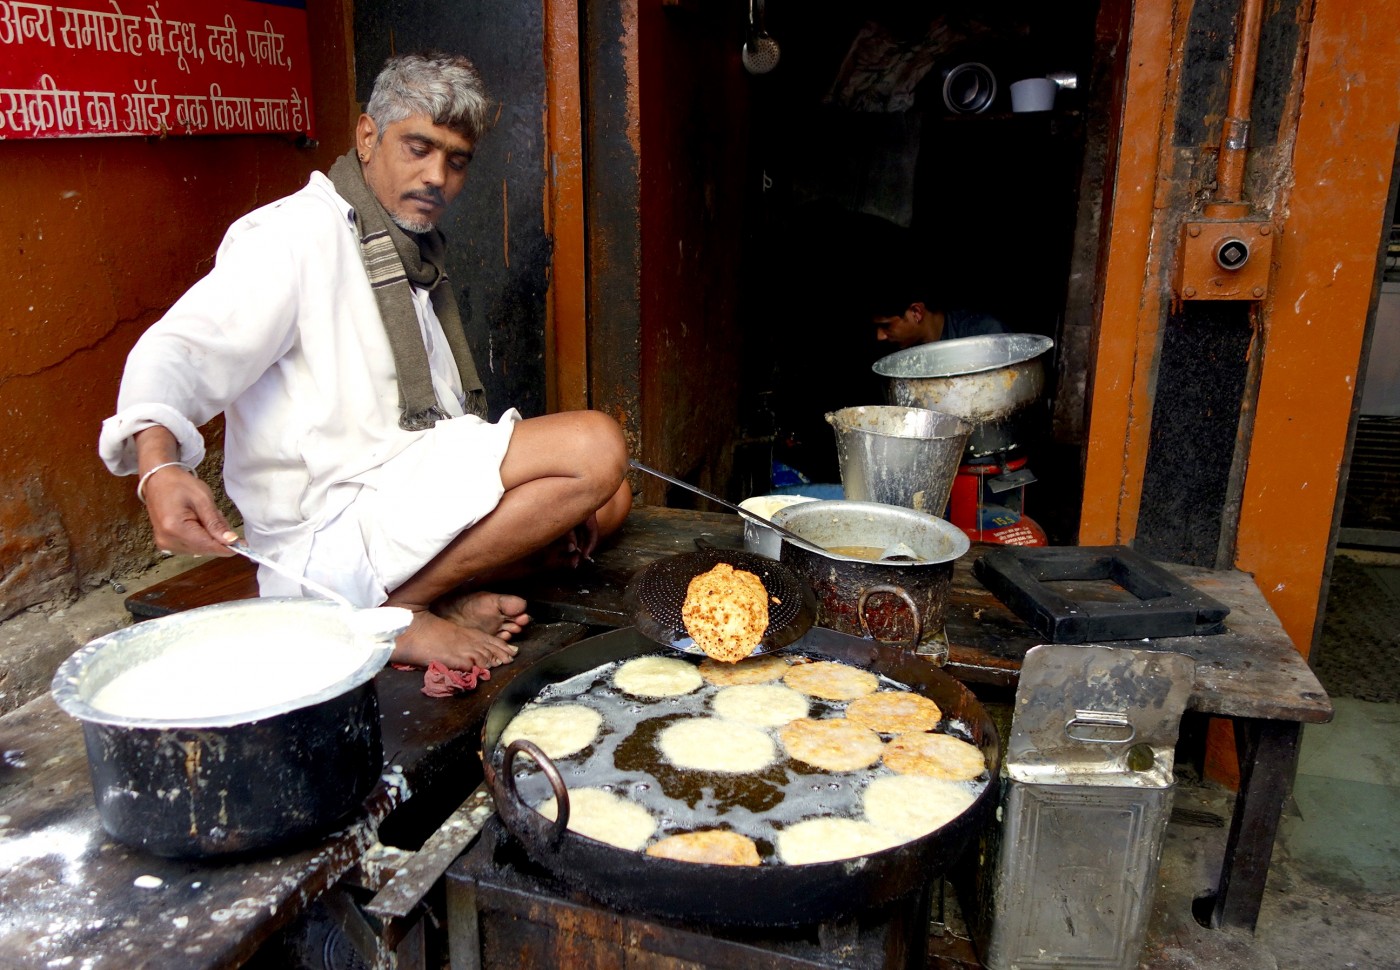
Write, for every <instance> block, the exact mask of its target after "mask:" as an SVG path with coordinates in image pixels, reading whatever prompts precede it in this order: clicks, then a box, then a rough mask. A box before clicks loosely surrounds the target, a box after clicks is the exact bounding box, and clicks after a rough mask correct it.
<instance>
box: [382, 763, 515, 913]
mask: <svg viewBox="0 0 1400 970" xmlns="http://www.w3.org/2000/svg"><path fill="white" fill-rule="evenodd" d="M495 811H496V805H495V803H494V802H492V800H491V793H490V792H489V791H488V790H487V789H486V785H485V784H484V783H483V784H481V785H478V786H477V789H476V791H474V792H472V793H471V795H470V796H469V797H468V798H467V800H466V801H464V802H463V803H462V804H461V805H460V806H459V807H458V809H457V810H456V811H455V812H453V813H452V814H451V815H449V816H448V817H447V821H445V822H443V823H442V826H441V827H440V828H439V829H438V830H437V831H436V832H434V833H433V834H432V835H431V836H429V837H428V841H427V842H425V843H423V847H422V848H421V849H419V850H418V851H417V852H415V853H414V854H413V856H412V857H411V858H410V859H409V860H408V861H407V862H406V863H405V864H404V866H403V867H402V868H400V870H399V871H398V872H397V873H395V874H394V877H393V878H392V879H390V880H389V882H388V884H387V885H385V886H384V888H383V889H381V890H379V892H378V893H376V894H375V897H374V898H373V899H371V900H370V901H369V902H368V903H366V904H365V912H366V913H368V914H369V915H371V916H374V917H377V918H378V919H381V920H384V921H385V922H387V921H389V920H393V919H404V918H406V917H407V916H408V915H409V914H410V913H412V912H413V910H414V908H415V907H417V905H418V904H419V903H420V902H422V900H423V897H424V896H426V895H427V894H428V890H430V889H432V888H433V884H434V883H436V882H437V881H438V879H440V878H442V874H443V873H444V872H446V871H447V867H448V866H450V865H452V862H453V860H455V859H456V858H457V857H458V856H459V855H461V854H462V851H463V850H464V849H466V847H467V846H468V845H470V844H471V843H472V841H473V840H474V839H475V838H476V837H477V835H478V834H479V833H480V832H481V827H482V826H483V825H485V824H486V822H487V821H488V820H489V819H490V818H491V816H492V814H493V813H494V812H495Z"/></svg>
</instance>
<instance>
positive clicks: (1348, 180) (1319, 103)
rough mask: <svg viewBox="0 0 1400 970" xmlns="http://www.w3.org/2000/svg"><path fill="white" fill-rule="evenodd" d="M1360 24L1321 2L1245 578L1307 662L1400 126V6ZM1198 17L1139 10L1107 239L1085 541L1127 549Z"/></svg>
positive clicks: (1262, 417) (1256, 447) (1334, 0)
mask: <svg viewBox="0 0 1400 970" xmlns="http://www.w3.org/2000/svg"><path fill="white" fill-rule="evenodd" d="M1380 6H1381V7H1383V8H1384V9H1383V10H1382V9H1380V7H1372V8H1368V14H1367V16H1366V17H1356V16H1354V12H1352V13H1348V10H1349V9H1350V8H1348V6H1347V3H1346V0H1315V3H1314V4H1313V8H1312V14H1313V19H1312V22H1311V24H1310V25H1306V24H1305V25H1303V29H1302V30H1301V31H1300V33H1299V38H1300V41H1299V42H1300V43H1301V44H1305V45H1307V57H1306V61H1305V66H1304V71H1303V83H1302V88H1301V96H1300V97H1298V98H1295V99H1293V101H1292V103H1295V104H1298V105H1299V111H1298V115H1297V131H1296V138H1295V140H1294V143H1293V154H1292V158H1291V160H1283V161H1281V162H1280V164H1283V165H1290V164H1291V167H1292V170H1293V171H1292V177H1291V178H1284V179H1282V181H1283V182H1284V184H1286V185H1289V186H1291V187H1290V188H1288V189H1287V191H1286V192H1285V193H1284V195H1283V197H1282V198H1281V199H1280V201H1279V204H1278V205H1277V206H1276V209H1275V222H1276V224H1277V225H1278V227H1279V229H1280V234H1279V239H1278V242H1277V244H1276V248H1275V250H1274V259H1275V266H1274V280H1273V286H1272V291H1271V293H1270V294H1269V295H1268V296H1267V297H1266V299H1265V300H1264V301H1262V302H1261V304H1260V305H1259V307H1258V315H1257V319H1258V320H1259V327H1260V331H1259V333H1260V335H1261V337H1262V339H1261V340H1259V341H1258V342H1257V351H1256V352H1259V353H1261V354H1262V357H1261V366H1260V369H1259V372H1260V378H1259V381H1260V383H1259V393H1258V401H1257V411H1256V414H1255V416H1254V418H1253V427H1252V431H1251V435H1250V439H1249V440H1248V441H1247V442H1246V443H1245V446H1244V447H1243V448H1242V450H1241V453H1242V454H1244V455H1245V456H1246V461H1247V463H1248V464H1247V473H1246V476H1245V481H1244V486H1243V495H1242V502H1241V508H1240V516H1239V525H1238V529H1237V533H1236V565H1237V566H1238V567H1239V568H1240V569H1244V570H1246V571H1248V572H1251V573H1253V574H1254V575H1255V577H1256V581H1257V582H1258V584H1259V587H1260V590H1261V591H1262V592H1263V594H1264V595H1265V597H1266V598H1267V599H1268V600H1269V602H1270V605H1271V606H1272V607H1273V608H1274V610H1275V611H1276V612H1277V613H1278V615H1279V618H1280V620H1281V621H1282V623H1283V626H1284V629H1285V630H1286V631H1287V632H1288V634H1289V636H1290V637H1291V638H1292V639H1293V642H1294V644H1295V645H1296V646H1297V647H1298V649H1299V651H1300V652H1302V653H1303V654H1305V655H1306V654H1307V653H1308V651H1309V648H1310V645H1311V643H1312V639H1313V632H1314V627H1315V624H1316V621H1317V616H1318V609H1319V595H1320V590H1321V586H1322V577H1323V573H1324V570H1325V568H1326V564H1327V559H1328V555H1329V553H1330V549H1331V542H1332V537H1333V535H1334V517H1335V510H1336V507H1337V488H1338V480H1339V477H1340V474H1341V467H1342V461H1343V457H1344V452H1345V446H1346V440H1347V435H1348V430H1349V427H1350V420H1351V412H1352V406H1353V401H1354V396H1355V387H1356V374H1357V371H1358V368H1359V361H1360V352H1361V345H1362V339H1363V337H1364V334H1365V329H1366V324H1367V316H1368V312H1369V308H1370V307H1371V305H1372V289H1373V286H1374V283H1375V278H1376V254H1377V252H1378V250H1379V245H1380V239H1381V236H1380V233H1381V230H1382V226H1383V223H1384V222H1385V217H1386V214H1385V212H1384V209H1385V201H1386V197H1387V191H1388V188H1389V179H1390V172H1391V167H1392V163H1393V160H1394V153H1395V147H1396V132H1397V126H1400V98H1397V97H1396V95H1395V78H1396V77H1397V76H1400V5H1397V4H1383V5H1380ZM1188 20H1189V3H1187V2H1182V3H1174V2H1172V0H1140V2H1137V3H1135V4H1134V6H1133V22H1132V27H1131V33H1130V42H1129V57H1130V59H1129V65H1128V68H1127V74H1126V78H1125V84H1124V102H1123V105H1122V123H1121V128H1120V142H1119V144H1118V146H1117V165H1116V167H1115V169H1114V172H1113V178H1114V190H1113V194H1112V205H1111V212H1110V214H1109V220H1108V226H1107V228H1106V233H1107V244H1106V247H1105V250H1104V252H1105V258H1104V260H1103V261H1102V263H1103V273H1102V289H1101V292H1102V298H1101V301H1100V312H1099V321H1098V333H1097V341H1096V346H1095V351H1094V353H1095V357H1094V367H1093V386H1092V391H1091V395H1090V401H1091V413H1090V423H1089V442H1088V447H1087V450H1086V461H1085V485H1084V500H1083V510H1082V517H1081V528H1080V535H1079V541H1080V542H1081V543H1082V544H1085V545H1093V544H1103V543H1118V542H1130V541H1131V540H1132V539H1133V537H1134V535H1135V533H1136V526H1137V520H1138V511H1139V507H1140V503H1141V499H1142V485H1143V474H1144V470H1145V466H1146V458H1147V442H1148V436H1149V430H1150V427H1149V424H1150V420H1151V413H1152V403H1153V378H1154V374H1155V368H1156V361H1157V352H1158V347H1159V330H1160V327H1161V325H1162V321H1163V319H1164V317H1165V314H1166V312H1167V309H1168V301H1169V299H1170V292H1169V289H1168V284H1167V280H1168V279H1169V267H1166V266H1164V265H1163V259H1164V257H1163V241H1164V240H1166V239H1168V238H1170V237H1169V234H1171V233H1175V232H1177V231H1178V228H1179V226H1178V221H1179V219H1180V216H1181V212H1180V209H1179V207H1173V206H1172V205H1170V204H1169V203H1170V202H1171V201H1172V199H1171V196H1172V194H1173V193H1179V192H1180V191H1181V185H1180V180H1179V177H1178V176H1176V174H1175V173H1174V170H1173V166H1174V163H1175V161H1176V159H1175V150H1174V149H1173V147H1172V145H1171V143H1170V136H1171V131H1172V128H1173V124H1174V112H1175V110H1176V94H1175V90H1174V88H1175V84H1176V80H1177V77H1178V75H1179V67H1180V64H1181V57H1182V48H1183V39H1184V31H1185V29H1186V25H1187V22H1188Z"/></svg>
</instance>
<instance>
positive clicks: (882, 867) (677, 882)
mask: <svg viewBox="0 0 1400 970" xmlns="http://www.w3.org/2000/svg"><path fill="white" fill-rule="evenodd" d="M792 649H793V650H794V651H795V652H799V653H803V654H806V655H809V656H812V657H817V658H820V659H826V660H838V661H841V662H843V663H848V664H852V665H854V666H858V667H863V668H866V669H868V670H873V671H876V672H878V673H882V674H885V675H886V676H888V677H891V678H893V679H894V680H897V681H900V682H902V683H904V684H907V685H909V686H910V687H911V688H913V689H914V690H915V691H917V692H918V693H920V694H923V695H924V696H925V697H928V698H930V699H931V700H933V701H935V702H936V703H937V704H938V706H939V707H940V708H942V709H943V712H944V715H945V717H947V718H953V719H957V720H960V721H962V722H963V723H964V724H966V725H967V727H968V729H969V731H970V732H971V736H972V740H973V741H974V743H976V744H977V745H978V746H979V747H980V748H981V749H982V753H983V755H984V756H985V757H986V759H987V766H988V770H989V771H990V773H991V774H990V777H991V778H992V782H991V784H989V785H987V787H986V788H985V789H984V790H983V792H982V794H981V795H980V796H978V798H977V801H976V802H974V803H973V805H972V807H970V808H969V809H968V810H967V811H966V812H964V813H963V814H962V815H960V816H959V817H958V818H956V819H954V820H953V821H951V822H949V823H948V824H947V825H945V826H943V827H942V828H940V829H938V830H937V831H934V832H931V833H929V834H928V835H926V836H924V837H922V838H919V839H915V840H914V841H912V842H906V843H904V844H903V845H898V846H895V847H893V848H890V849H885V850H884V851H881V852H876V853H872V854H871V855H868V856H860V857H857V858H852V859H842V860H838V861H835V862H822V863H813V864H809V865H800V866H790V865H773V864H765V865H761V866H720V865H704V864H698V863H685V862H675V861H672V860H670V859H659V858H655V857H653V856H648V855H646V854H645V853H640V852H629V851H627V850H624V849H619V848H615V847H614V846H611V845H607V844H605V843H603V842H597V841H594V840H593V839H589V838H585V837H584V836H581V835H578V834H577V833H575V832H571V831H568V830H566V829H564V828H562V827H560V826H557V825H556V823H555V822H554V821H551V820H550V819H547V818H545V817H544V816H543V815H540V814H539V813H538V812H536V811H535V810H534V809H533V808H531V807H529V806H528V805H526V804H525V803H524V802H523V801H522V800H521V799H520V797H519V795H518V794H517V792H516V789H515V785H514V778H513V775H512V773H511V772H512V771H513V768H512V766H511V765H510V763H509V762H510V761H513V759H514V754H513V753H512V752H518V751H520V750H524V749H523V747H522V746H523V745H527V744H529V742H525V741H517V742H515V743H514V744H512V745H511V746H510V748H511V750H510V751H507V752H502V751H501V750H499V745H498V741H499V739H500V736H501V733H502V732H503V731H504V730H505V728H506V725H507V724H509V723H510V721H511V719H512V718H513V717H515V715H516V713H517V712H518V711H519V710H520V709H521V708H522V707H523V706H524V705H525V704H526V703H527V702H529V701H530V700H532V699H533V698H534V697H535V696H536V695H537V694H538V693H539V692H540V691H541V690H542V689H543V688H544V687H546V686H548V685H550V684H553V683H556V682H559V681H562V680H567V679H568V678H570V677H573V676H575V675H577V674H581V673H583V672H585V671H588V670H592V669H594V668H596V667H599V666H601V665H603V664H606V663H611V662H612V661H615V660H623V659H627V658H630V657H635V656H639V655H642V654H647V653H652V652H654V651H655V650H656V644H655V643H654V642H653V641H651V640H650V639H648V638H647V637H645V636H643V635H642V634H641V633H640V632H639V631H637V630H636V629H635V628H632V627H627V628H624V629H621V630H614V631H612V632H610V633H605V634H603V635H601V636H597V637H591V638H589V639H587V640H581V641H579V642H578V643H575V644H572V645H570V646H567V647H563V648H561V649H560V650H558V651H556V652H555V653H554V654H552V655H551V656H549V657H547V658H545V659H544V660H542V661H540V662H539V663H537V664H535V665H534V666H532V667H531V668H530V669H529V670H527V671H524V672H522V673H521V674H520V675H519V676H517V677H516V678H515V679H514V680H512V681H511V683H510V684H508V685H507V686H506V687H505V688H503V689H502V691H501V693H500V695H499V696H498V697H497V698H496V700H495V701H494V702H493V703H492V705H491V708H490V710H489V711H488V712H487V715H486V724H485V726H484V727H483V729H482V735H481V744H482V753H483V756H482V764H483V766H484V768H485V775H486V784H487V786H488V787H489V788H490V791H491V795H492V797H493V798H494V799H495V803H496V811H497V813H498V814H499V815H500V818H501V821H502V822H503V823H504V825H505V827H506V829H507V830H508V831H509V832H510V834H511V835H512V836H514V837H515V838H516V839H517V840H518V841H519V842H520V843H521V844H522V845H523V847H524V849H525V852H526V853H527V855H529V857H530V858H531V859H533V860H534V861H535V862H536V863H538V864H539V865H541V866H543V867H545V868H546V869H548V870H549V871H550V872H552V873H553V874H554V875H556V876H557V877H559V878H560V879H561V880H562V881H563V882H565V883H566V884H568V885H570V886H572V887H574V888H577V889H580V890H582V891H583V892H585V893H587V894H589V895H590V896H593V897H594V898H596V899H598V900H600V901H602V902H604V903H606V904H607V905H610V906H613V907H616V908H618V909H621V910H625V911H629V912H640V913H648V914H651V915H656V916H662V917H670V918H675V919H683V920H692V921H697V922H701V923H711V924H722V925H739V926H792V925H798V924H804V923H816V922H821V921H824V920H832V919H841V918H845V917H847V916H850V915H852V914H853V913H855V912H856V911H858V910H861V909H865V908H867V907H873V906H878V905H880V904H883V903H887V902H889V901H891V900H894V899H898V898H900V897H902V896H904V895H906V894H908V893H910V892H912V891H914V890H916V889H919V888H921V887H923V886H924V885H926V884H927V882H928V881H929V880H930V879H932V878H934V877H935V876H937V875H939V874H940V873H941V872H942V871H943V870H944V869H945V868H947V867H948V866H949V865H951V864H952V863H953V862H954V861H955V860H956V859H957V858H958V857H959V855H961V853H962V851H963V849H964V848H966V846H967V843H968V841H969V839H971V837H972V836H973V834H974V833H975V832H976V831H977V830H978V829H979V828H980V827H981V825H982V824H983V822H984V821H985V819H986V815H987V813H988V812H989V811H990V810H991V808H992V805H993V803H994V800H995V798H996V788H997V785H996V779H997V777H998V773H999V771H1000V752H999V749H998V745H997V732H996V728H995V727H994V726H993V724H992V721H991V719H990V718H989V717H988V716H987V713H986V711H984V710H983V708H982V705H981V704H979V703H978V702H977V699H976V698H975V697H974V696H973V695H972V693H971V691H969V690H968V689H967V688H966V687H964V686H963V685H962V684H960V683H958V682H957V681H956V680H954V679H953V678H952V677H951V676H949V675H948V674H946V673H944V672H943V671H942V670H939V669H938V668H936V667H934V666H932V665H930V664H929V663H928V662H927V661H926V660H923V659H921V658H919V657H917V656H915V655H914V654H913V653H912V652H908V651H901V650H898V649H895V648H893V647H891V646H890V645H888V644H882V643H880V642H878V641H875V640H864V639H861V638H859V637H853V636H849V635H846V634H842V633H837V632H835V631H832V630H825V629H821V628H815V627H814V628H812V629H811V630H809V631H808V633H807V634H806V635H805V636H804V637H803V638H802V639H801V640H800V641H799V642H798V643H796V644H794V646H793V648H792ZM541 764H542V765H543V762H541ZM566 797H567V796H566ZM560 802H561V805H562V802H563V799H562V798H561V799H560ZM560 817H561V819H562V818H563V817H564V812H563V811H562V810H561V812H560Z"/></svg>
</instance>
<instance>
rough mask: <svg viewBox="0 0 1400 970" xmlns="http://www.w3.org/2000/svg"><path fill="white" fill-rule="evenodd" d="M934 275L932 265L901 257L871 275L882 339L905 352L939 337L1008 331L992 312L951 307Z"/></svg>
mask: <svg viewBox="0 0 1400 970" xmlns="http://www.w3.org/2000/svg"><path fill="white" fill-rule="evenodd" d="M931 276H932V273H931V272H930V270H929V269H928V268H927V267H926V266H925V267H920V266H916V265H914V264H913V263H912V262H911V261H909V260H904V259H899V258H895V259H892V260H891V261H890V263H889V264H888V265H887V266H886V267H885V268H883V269H882V270H876V271H875V272H873V273H871V274H870V276H869V278H868V282H867V284H866V286H867V287H868V288H867V290H866V298H865V305H866V307H867V309H868V311H869V319H870V322H871V323H873V324H874V325H875V339H876V340H880V341H885V342H887V343H891V344H894V349H895V350H903V349H904V348H906V347H917V346H918V345H920V344H927V343H933V342H934V341H935V340H954V339H956V338H958V337H977V336H981V335H983V334H991V333H1005V332H1006V327H1005V326H1004V325H1003V324H1002V322H1001V320H1000V319H998V318H997V317H996V316H994V315H993V314H991V313H986V312H984V311H981V310H969V309H964V308H961V307H950V306H948V305H947V302H946V301H945V300H943V299H941V298H940V295H939V294H940V290H941V289H942V288H941V287H940V286H939V285H938V284H937V282H935V281H933V280H932V279H931Z"/></svg>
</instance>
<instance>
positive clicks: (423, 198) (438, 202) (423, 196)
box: [403, 188, 447, 208]
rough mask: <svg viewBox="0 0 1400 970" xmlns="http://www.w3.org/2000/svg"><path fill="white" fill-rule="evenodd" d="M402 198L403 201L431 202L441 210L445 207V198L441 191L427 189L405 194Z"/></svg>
mask: <svg viewBox="0 0 1400 970" xmlns="http://www.w3.org/2000/svg"><path fill="white" fill-rule="evenodd" d="M403 197H404V198H405V199H417V200H418V201H420V202H431V203H432V204H433V205H435V206H439V207H441V208H445V207H446V206H447V198H446V197H445V196H444V195H443V194H442V190H441V189H436V188H427V189H421V190H419V191H417V192H405V193H404V195H403Z"/></svg>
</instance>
